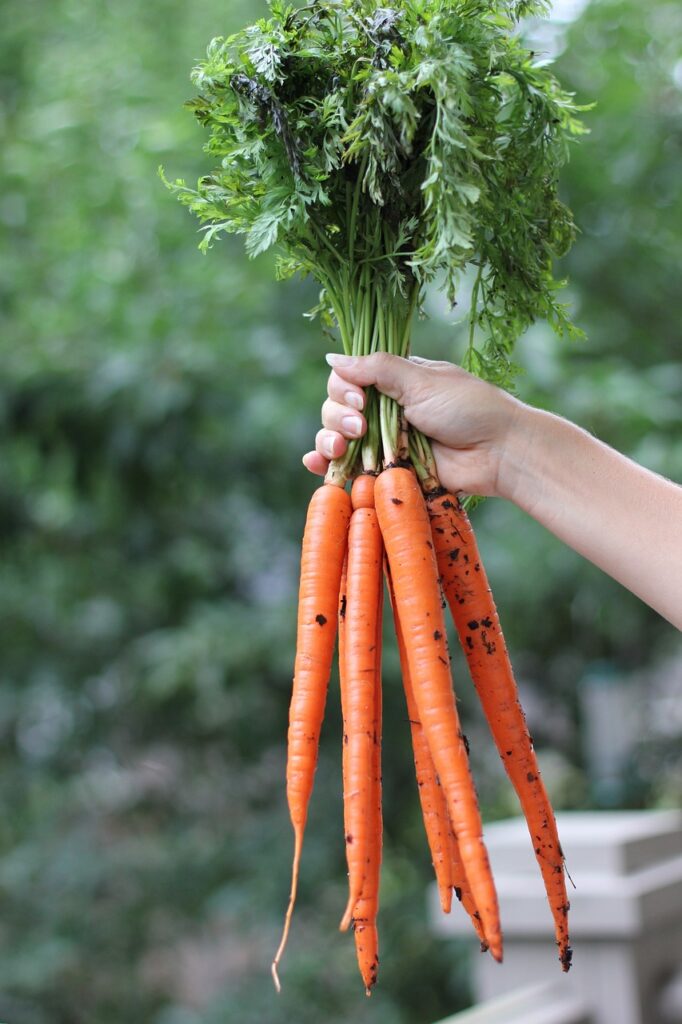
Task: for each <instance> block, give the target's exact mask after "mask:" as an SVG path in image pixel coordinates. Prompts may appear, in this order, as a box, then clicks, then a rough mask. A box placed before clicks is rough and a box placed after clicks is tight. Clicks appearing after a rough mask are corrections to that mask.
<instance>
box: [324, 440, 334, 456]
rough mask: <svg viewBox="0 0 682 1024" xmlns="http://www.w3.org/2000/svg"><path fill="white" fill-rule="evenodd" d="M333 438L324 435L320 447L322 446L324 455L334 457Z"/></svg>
mask: <svg viewBox="0 0 682 1024" xmlns="http://www.w3.org/2000/svg"><path fill="white" fill-rule="evenodd" d="M334 440H335V439H334V438H333V437H326V438H325V440H324V444H323V445H322V447H323V448H324V453H325V455H327V456H328V457H329V458H330V459H333V458H334Z"/></svg>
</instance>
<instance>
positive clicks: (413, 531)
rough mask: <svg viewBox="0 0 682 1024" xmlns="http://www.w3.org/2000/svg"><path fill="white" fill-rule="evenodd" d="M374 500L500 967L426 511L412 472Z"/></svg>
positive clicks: (425, 715)
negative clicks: (453, 688)
mask: <svg viewBox="0 0 682 1024" xmlns="http://www.w3.org/2000/svg"><path fill="white" fill-rule="evenodd" d="M374 493H375V502H376V510H377V515H378V518H379V524H380V526H381V533H382V535H383V538H384V544H385V546H386V554H387V556H388V561H389V566H390V570H391V577H392V580H393V587H394V591H395V600H396V607H397V609H398V617H399V619H400V624H401V627H402V630H403V635H404V638H405V646H406V649H407V658H408V664H409V669H410V676H411V679H412V685H413V687H414V695H415V700H416V703H417V710H418V712H419V718H420V721H421V723H422V726H423V728H424V735H425V736H426V740H427V743H428V746H429V750H430V752H431V757H432V758H433V762H434V765H435V768H436V771H437V772H438V777H439V779H440V782H441V785H442V787H443V791H444V793H445V798H446V802H447V807H448V813H449V815H450V820H451V823H452V826H453V829H454V832H455V834H456V836H457V839H458V842H459V847H460V853H461V856H462V862H463V864H464V868H465V872H466V876H467V879H468V881H469V885H470V887H471V892H472V894H473V897H474V900H475V902H476V906H477V908H478V910H479V913H480V915H481V920H482V923H483V931H484V933H485V937H486V940H487V942H488V945H489V946H490V950H491V952H492V954H493V956H494V957H495V959H496V960H501V959H502V935H501V931H500V921H499V910H498V905H497V894H496V892H495V884H494V882H493V878H492V874H491V871H490V864H489V861H488V854H487V851H486V848H485V845H484V843H483V835H482V832H483V828H482V823H481V815H480V810H479V807H478V801H477V799H476V792H475V789H474V784H473V780H472V778H471V772H470V769H469V760H468V755H467V751H466V748H465V744H464V740H463V736H462V731H461V729H460V725H459V717H458V714H457V708H456V705H455V698H454V693H453V690H452V679H451V675H450V662H449V655H448V647H447V639H446V635H445V622H444V619H443V609H442V606H441V597H440V588H439V585H438V570H437V566H436V559H435V555H434V551H433V542H432V540H431V527H430V523H429V516H428V513H427V511H426V504H425V501H424V498H423V495H422V492H421V489H420V487H419V485H418V483H417V480H416V478H415V476H414V473H413V472H412V471H411V470H408V469H404V468H402V467H394V468H389V469H387V470H385V471H384V472H383V473H381V475H380V476H379V478H378V480H377V483H376V487H375V492H374Z"/></svg>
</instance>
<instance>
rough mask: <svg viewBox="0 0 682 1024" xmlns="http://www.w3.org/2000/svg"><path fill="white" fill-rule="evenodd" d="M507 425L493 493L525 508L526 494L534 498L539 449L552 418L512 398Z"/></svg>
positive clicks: (539, 458) (536, 491)
mask: <svg viewBox="0 0 682 1024" xmlns="http://www.w3.org/2000/svg"><path fill="white" fill-rule="evenodd" d="M512 401H513V403H514V406H513V409H512V413H511V417H510V422H509V426H508V428H507V430H506V433H505V438H504V443H503V446H502V448H501V451H500V456H499V468H498V476H497V487H496V492H497V495H498V497H500V498H506V499H507V500H508V501H512V502H513V503H514V504H515V505H519V506H521V507H522V508H525V509H526V510H529V509H528V504H529V501H528V498H529V495H535V496H536V497H537V495H538V485H539V479H538V476H539V474H538V467H539V465H540V463H541V461H542V457H541V450H542V444H543V441H544V439H545V438H546V437H547V434H548V430H549V427H550V424H549V422H548V421H549V420H551V419H553V417H552V416H551V415H550V414H549V413H546V412H544V411H543V410H542V409H534V408H533V407H532V406H530V405H525V403H523V402H521V401H519V400H518V399H512Z"/></svg>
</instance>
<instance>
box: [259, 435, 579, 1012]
mask: <svg viewBox="0 0 682 1024" xmlns="http://www.w3.org/2000/svg"><path fill="white" fill-rule="evenodd" d="M401 433H402V435H403V444H402V451H399V452H397V453H396V452H393V453H391V454H390V455H389V458H388V459H387V460H385V462H384V466H383V468H382V469H381V470H380V471H377V470H375V469H369V470H366V469H365V470H364V471H362V472H360V473H358V475H356V476H355V477H354V479H353V480H352V485H351V487H350V491H349V490H348V489H346V487H345V486H343V485H342V482H340V481H339V480H338V478H337V472H338V470H337V467H334V465H333V464H332V468H331V469H330V473H329V474H328V477H327V479H326V481H325V483H324V484H323V485H322V486H321V487H320V488H318V490H317V491H316V492H315V493H314V494H313V497H312V500H311V502H310V506H309V509H308V515H307V520H306V526H305V531H304V537H303V549H302V556H301V577H300V592H299V605H298V630H297V649H296V662H295V670H294V683H293V695H292V699H291V706H290V717H289V735H288V760H287V799H288V804H289V811H290V816H291V822H292V825H293V828H294V836H295V847H294V859H293V870H292V882H291V893H290V897H289V905H288V908H287V912H286V919H285V924H284V931H283V935H282V940H281V942H280V946H279V949H278V950H277V953H276V955H275V959H274V961H273V965H272V973H273V978H274V980H275V984H276V986H277V988H278V989H279V978H278V964H279V962H280V959H281V956H282V953H283V951H284V947H285V944H286V941H287V937H288V933H289V927H290V923H291V917H292V913H293V908H294V903H295V899H296V889H297V882H298V874H299V865H300V859H301V850H302V845H303V833H304V829H305V824H306V817H307V812H308V804H309V800H310V796H311V792H312V788H313V779H314V774H315V768H316V763H317V755H318V744H319V738H320V730H321V726H322V720H323V716H324V709H325V703H326V697H327V689H328V683H329V677H330V672H331V668H332V662H333V656H334V650H335V647H336V641H337V634H338V660H339V678H340V689H341V705H342V713H343V801H344V832H345V845H346V858H347V864H348V880H349V894H348V902H347V905H346V909H345V912H344V914H343V918H342V920H341V925H340V927H341V929H342V930H346V929H347V928H348V927H350V926H351V925H352V926H353V929H354V936H355V946H356V952H357V959H358V966H359V969H360V973H361V975H362V979H363V982H364V984H365V989H366V992H367V994H368V995H369V994H370V992H371V989H372V986H373V985H374V984H375V982H376V980H377V972H378V965H379V940H378V932H377V913H378V909H379V880H380V867H381V850H382V811H381V719H382V687H381V647H382V609H383V595H384V586H385V587H386V591H387V593H388V597H389V601H390V604H391V609H392V612H393V622H394V626H395V632H396V638H397V642H398V650H399V653H400V664H401V670H402V677H403V686H404V690H405V699H406V704H407V715H408V719H409V722H410V728H411V734H412V745H413V751H414V764H415V771H416V776H417V784H418V788H419V799H420V802H421V809H422V814H423V818H424V825H425V829H426V835H427V839H428V843H429V847H430V851H431V857H432V861H433V866H434V870H435V875H436V880H437V884H438V890H439V893H440V902H441V906H442V909H443V911H444V912H445V913H449V912H450V909H451V905H452V893H453V890H454V892H455V894H456V896H457V898H458V899H459V900H460V901H461V903H462V905H463V907H464V909H465V910H466V912H467V913H468V915H469V917H470V918H471V921H472V924H473V927H474V929H475V932H476V934H477V936H478V938H479V939H480V942H481V948H482V950H483V951H486V950H489V951H490V952H491V954H492V956H493V957H494V958H495V959H496V960H497V961H501V960H502V932H501V927H500V919H499V910H498V902H497V896H496V892H495V884H494V881H493V877H492V873H491V870H490V863H489V860H488V854H487V851H486V847H485V844H484V842H483V829H482V822H481V814H480V809H479V806H478V800H477V797H476V791H475V788H474V782H473V779H472V775H471V770H470V765H469V754H468V747H467V742H466V738H465V736H464V734H463V732H462V729H461V725H460V720H459V716H458V712H457V706H456V698H455V693H454V689H453V683H452V677H451V669H450V655H449V652H448V642H447V636H446V625H445V619H444V604H445V603H447V606H448V607H449V609H450V613H451V615H452V618H453V621H454V624H455V628H456V630H457V634H458V636H459V640H460V643H461V645H462V649H463V651H464V654H465V656H466V659H467V663H468V666H469V671H470V673H471V677H472V679H473V682H474V685H475V688H476V692H477V693H478V696H479V698H480V701H481V705H482V708H483V711H484V714H485V717H486V719H487V722H488V725H489V726H490V730H491V732H492V735H493V738H494V741H495V744H496V746H497V749H498V751H499V753H500V756H501V758H502V760H503V763H504V766H505V768H506V771H507V774H508V775H509V778H510V779H511V782H512V784H513V786H514V788H515V790H516V792H517V794H518V797H519V800H520V802H521V806H522V809H523V812H524V814H525V817H526V821H527V823H528V829H529V832H530V835H531V839H532V842H533V847H534V850H535V855H536V858H537V861H538V864H539V866H540V870H541V872H542V877H543V880H544V884H545V888H546V891H547V896H548V899H549V904H550V907H551V911H552V914H553V917H554V923H555V934H556V942H557V946H558V949H559V958H560V961H561V965H562V967H563V969H564V970H565V971H567V970H568V969H569V967H570V964H571V947H570V945H569V938H568V921H567V915H568V909H569V903H568V899H567V894H566V883H565V872H564V856H563V853H562V850H561V845H560V843H559V837H558V834H557V828H556V822H555V818H554V813H553V811H552V807H551V804H550V801H549V798H548V796H547V792H546V790H545V787H544V784H543V782H542V778H541V776H540V770H539V767H538V763H537V758H536V755H535V752H534V750H533V743H532V740H531V737H530V735H529V733H528V729H527V726H526V721H525V716H524V713H523V710H522V708H521V704H520V702H519V696H518V691H517V687H516V683H515V680H514V674H513V671H512V667H511V663H510V660H509V656H508V653H507V648H506V645H505V642H504V637H503V634H502V629H501V626H500V621H499V617H498V614H497V610H496V607H495V602H494V599H493V596H492V593H491V590H490V586H489V584H488V579H487V577H486V573H485V569H484V567H483V563H482V561H481V557H480V554H479V551H478V546H477V544H476V538H475V536H474V532H473V530H472V527H471V523H470V521H469V518H468V515H467V513H466V511H465V510H464V508H463V507H462V505H461V504H460V502H459V500H458V499H457V497H456V496H455V495H453V494H450V493H448V492H447V491H446V490H444V489H443V488H442V487H441V486H439V483H438V479H437V477H436V470H435V465H434V462H433V457H432V455H431V452H430V447H429V444H428V441H427V439H426V438H424V437H423V436H422V435H421V434H419V433H418V432H417V431H413V430H412V429H411V428H410V429H409V435H408V436H409V440H408V439H407V438H406V437H405V434H406V433H407V431H406V429H405V426H404V425H403V427H402V430H401ZM367 448H368V449H370V448H371V441H370V442H369V444H368V445H367ZM406 452H409V453H411V455H412V459H411V460H410V459H407V458H405V454H406ZM367 461H368V460H367V459H365V464H367ZM370 461H371V460H370ZM443 598H445V601H443Z"/></svg>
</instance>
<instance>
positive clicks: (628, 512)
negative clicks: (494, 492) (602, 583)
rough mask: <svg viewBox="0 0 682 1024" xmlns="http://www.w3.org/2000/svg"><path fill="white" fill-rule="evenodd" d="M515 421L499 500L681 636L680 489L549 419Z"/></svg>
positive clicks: (530, 413)
mask: <svg viewBox="0 0 682 1024" xmlns="http://www.w3.org/2000/svg"><path fill="white" fill-rule="evenodd" d="M519 419H520V421H521V422H520V423H519V425H518V429H517V430H516V431H515V432H514V440H513V441H512V442H510V445H509V449H508V452H507V454H506V457H505V458H506V466H505V473H504V475H503V477H502V479H501V481H500V484H501V486H500V492H501V493H502V494H503V496H505V497H508V498H510V499H511V500H512V501H514V502H515V503H516V504H517V505H519V506H520V507H521V508H523V509H524V510H525V511H527V512H528V513H529V514H530V515H532V516H533V517H534V518H535V519H537V520H538V522H540V523H542V525H543V526H545V527H546V528H547V529H548V530H551V532H552V533H554V534H555V535H556V536H557V537H559V538H560V539H561V540H562V541H564V542H565V543H566V544H568V545H570V547H572V548H574V549H575V550H576V551H577V552H579V553H580V554H581V555H583V556H584V557H585V558H588V559H589V560H590V561H591V562H594V563H595V564H596V565H598V566H599V567H600V568H601V569H603V570H604V572H606V573H608V574H609V575H610V576H612V577H613V578H614V579H616V580H618V581H619V582H620V583H622V584H623V586H625V587H627V588H628V589H629V590H631V591H632V592H633V593H634V594H637V596H638V597H640V598H641V599H642V600H643V601H645V602H646V603H647V604H649V605H650V606H651V607H652V608H654V609H656V611H658V612H659V613H660V614H661V615H663V616H664V617H665V618H667V619H668V620H669V621H670V622H672V623H673V625H675V626H677V627H678V629H682V487H680V486H678V485H677V484H674V483H672V482H671V481H669V480H666V479H664V478H663V477H660V476H658V475H657V474H655V473H652V472H650V471H649V470H647V469H644V468H643V467H642V466H638V465H637V464H636V463H634V462H632V461H631V460H629V459H627V458H626V457H625V456H623V455H620V454H619V453H618V452H616V451H614V450H613V449H612V448H609V447H608V446H607V445H605V444H602V443H601V442H600V441H598V440H596V438H594V437H592V436H591V435H590V434H588V433H587V432H586V431H584V430H581V429H580V428H579V427H576V426H575V425H574V424H572V423H569V422H567V421H566V420H562V419H560V418H559V417H557V416H553V415H551V414H550V413H545V412H541V411H539V410H535V409H528V408H527V407H525V410H524V412H523V413H522V414H520V417H519Z"/></svg>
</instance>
